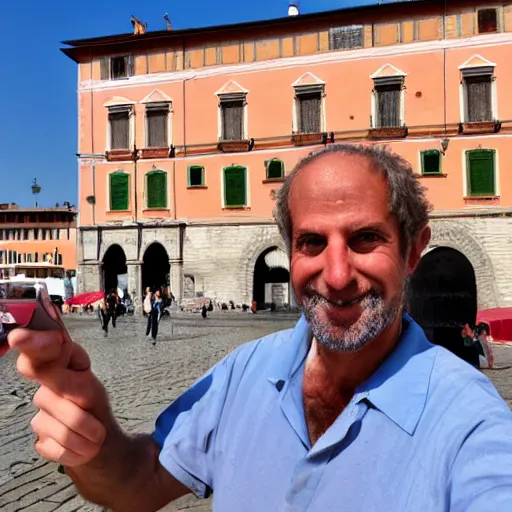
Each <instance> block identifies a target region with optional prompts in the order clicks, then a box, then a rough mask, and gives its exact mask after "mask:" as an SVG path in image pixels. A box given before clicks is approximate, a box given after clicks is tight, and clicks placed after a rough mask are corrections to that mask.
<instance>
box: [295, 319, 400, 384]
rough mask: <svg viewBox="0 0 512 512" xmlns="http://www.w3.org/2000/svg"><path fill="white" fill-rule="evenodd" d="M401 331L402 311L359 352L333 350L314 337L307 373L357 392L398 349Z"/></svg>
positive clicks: (327, 382)
mask: <svg viewBox="0 0 512 512" xmlns="http://www.w3.org/2000/svg"><path fill="white" fill-rule="evenodd" d="M401 331H402V315H401V314H399V315H397V317H396V319H395V320H394V322H393V323H392V324H391V326H390V327H389V328H388V329H386V331H384V332H383V333H382V334H381V335H380V336H379V337H378V338H376V339H374V340H373V341H372V342H371V343H370V344H369V345H367V346H366V347H364V348H363V349H362V350H359V351H358V352H336V351H332V350H329V349H327V348H326V347H324V346H322V345H321V344H320V343H318V341H317V340H316V339H314V338H313V343H312V345H311V349H310V353H309V355H308V358H307V363H306V367H309V370H312V371H306V374H305V375H306V376H307V375H308V374H309V375H315V380H317V379H319V380H320V381H324V383H325V385H327V386H329V387H330V388H331V389H333V388H335V389H337V390H338V392H341V393H349V394H350V393H353V392H354V390H355V389H356V388H357V387H358V386H359V385H361V384H362V383H363V382H365V381H366V380H367V379H368V378H369V377H370V376H371V375H373V374H374V373H375V371H376V370H377V369H378V368H379V366H380V365H381V364H382V363H383V362H384V360H385V359H386V358H387V357H388V356H389V354H390V353H391V352H392V351H393V350H394V348H395V347H396V345H397V343H398V340H399V339H400V335H401ZM307 369H308V368H307Z"/></svg>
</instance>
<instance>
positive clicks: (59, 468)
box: [57, 464, 66, 475]
mask: <svg viewBox="0 0 512 512" xmlns="http://www.w3.org/2000/svg"><path fill="white" fill-rule="evenodd" d="M57 471H58V472H59V473H61V474H62V475H65V474H66V470H65V469H64V466H63V465H62V464H59V467H58V468H57Z"/></svg>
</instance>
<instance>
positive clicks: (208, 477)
mask: <svg viewBox="0 0 512 512" xmlns="http://www.w3.org/2000/svg"><path fill="white" fill-rule="evenodd" d="M240 348H241V347H240ZM238 352H239V349H237V350H235V351H234V352H232V353H231V354H229V355H228V356H227V357H225V358H224V359H223V360H222V361H220V362H219V363H218V364H216V365H215V366H214V367H213V368H212V369H210V370H209V371H208V372H207V373H206V374H205V375H204V376H203V377H201V378H200V379H199V380H198V381H196V382H195V383H194V384H193V386H192V387H191V388H190V389H188V390H187V391H186V392H185V393H183V394H182V395H181V396H180V397H179V398H178V399H176V400H175V401H174V402H173V403H172V404H171V405H170V406H169V407H168V408H167V409H165V410H164V411H163V412H162V413H161V414H160V416H159V417H158V418H157V420H156V426H155V427H156V428H155V431H154V433H153V439H154V440H155V441H156V442H157V444H158V445H159V446H160V447H161V451H160V457H159V459H160V463H161V464H162V465H163V466H164V467H165V468H166V469H167V471H169V473H170V474H171V475H173V476H174V478H176V479H178V480H179V481H180V482H181V483H182V484H184V485H185V486H187V487H188V488H189V489H190V490H191V491H192V492H193V493H194V494H195V495H196V496H197V497H199V498H207V497H208V496H209V495H210V494H211V491H212V488H213V485H212V481H213V472H214V457H213V455H212V449H211V444H212V443H211V441H212V438H213V436H214V435H215V433H216V428H217V426H218V424H219V421H220V417H221V414H222V411H223V409H224V407H225V405H226V398H227V395H228V390H229V387H230V383H231V380H232V379H231V376H232V372H233V366H234V364H235V361H236V358H237V354H238Z"/></svg>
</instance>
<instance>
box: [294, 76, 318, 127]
mask: <svg viewBox="0 0 512 512" xmlns="http://www.w3.org/2000/svg"><path fill="white" fill-rule="evenodd" d="M323 92H324V86H323V85H313V86H301V87H295V101H296V109H297V131H298V132H299V133H320V132H321V131H322V97H323Z"/></svg>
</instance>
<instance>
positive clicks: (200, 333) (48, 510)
mask: <svg viewBox="0 0 512 512" xmlns="http://www.w3.org/2000/svg"><path fill="white" fill-rule="evenodd" d="M296 319H297V315H292V314H277V315H272V314H270V313H262V314H258V315H251V314H244V313H238V312H227V313H226V312H224V313H221V312H219V313H214V314H212V315H211V316H210V318H208V319H207V320H203V319H202V318H201V316H200V315H198V314H195V315H193V314H176V315H174V316H173V320H172V321H170V320H169V319H168V318H164V320H163V321H162V323H161V333H160V335H159V338H158V342H157V345H156V346H155V347H153V346H152V345H151V343H150V342H149V341H148V340H147V339H146V337H145V336H144V334H145V333H144V330H145V324H144V322H143V320H142V319H134V318H121V319H120V320H119V322H118V327H117V329H115V330H114V329H111V333H110V335H109V337H108V338H104V337H103V333H102V331H101V330H100V326H99V322H98V321H97V320H96V319H95V318H91V317H88V316H82V317H80V316H74V317H68V318H66V324H67V327H68V329H69V331H70V333H71V335H72V336H73V338H74V339H75V340H76V341H78V342H79V343H81V344H82V345H83V346H84V347H85V348H86V350H87V351H88V353H89V354H90V356H91V360H92V364H93V368H94V371H95V372H96V373H97V375H98V376H99V377H100V378H101V380H102V381H103V382H104V383H105V384H106V386H107V389H108V390H109V392H110V395H111V399H112V404H113V409H114V412H115V414H116V416H117V417H118V418H119V420H120V422H121V424H122V425H123V426H124V427H125V428H126V429H128V430H129V431H131V432H150V431H152V429H153V424H154V420H155V418H156V416H157V415H158V413H159V412H160V411H161V410H162V409H163V408H165V407H166V405H168V404H169V402H171V401H172V400H173V399H174V398H176V397H177V396H178V395H179V394H180V393H182V392H183V391H184V390H186V389H187V388H188V387H189V386H190V385H191V384H192V382H193V381H194V380H195V379H196V378H197V377H199V376H200V375H201V374H203V373H204V372H205V371H206V370H207V369H208V368H210V367H211V366H212V365H213V364H215V363H216V362H217V361H219V360H220V359H221V358H222V357H223V356H224V355H226V354H227V353H228V352H230V351H231V350H233V349H234V348H235V347H237V346H238V345H240V344H241V343H244V342H246V341H250V340H253V339H256V338H259V337H261V336H264V335H266V334H269V333H272V332H275V331H277V330H280V329H286V328H289V327H292V326H293V324H294V323H295V321H296ZM496 358H497V360H498V363H499V364H502V366H511V365H512V347H511V348H500V349H497V351H496ZM486 373H487V374H488V375H489V376H490V377H491V378H492V380H493V381H494V382H495V384H496V386H497V388H498V390H499V391H500V393H501V394H502V396H503V397H504V398H505V400H507V402H508V403H509V404H510V405H511V406H512V368H507V369H503V370H491V371H487V372H486ZM35 389H36V388H35V386H34V385H33V384H31V383H29V382H26V381H25V380H23V379H22V378H20V377H19V376H18V375H17V373H16V371H15V354H13V353H10V352H8V353H7V354H6V355H5V356H4V357H2V358H0V510H2V512H22V511H23V512H53V511H58V512H74V511H80V512H86V511H97V510H101V509H100V508H99V507H95V506H93V505H90V504H87V503H86V502H84V500H82V498H80V497H79V496H77V494H76V490H75V489H74V486H73V484H72V483H71V482H70V480H69V479H68V478H67V477H66V476H64V475H61V474H60V473H58V472H57V465H56V464H53V463H48V462H45V461H43V460H41V459H40V458H39V457H38V456H37V454H36V453H35V451H34V449H33V434H32V432H31V430H30V426H29V423H30V419H31V418H32V416H33V415H34V409H33V406H32V405H31V398H32V395H33V393H34V391H35ZM165 510H166V511H168V512H170V511H176V510H189V511H190V512H192V511H193V512H208V511H210V503H209V502H208V501H206V502H204V501H199V500H196V499H194V498H193V497H190V496H187V497H185V498H183V499H181V500H180V501H179V502H177V503H176V504H174V505H170V506H169V507H166V509H165Z"/></svg>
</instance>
